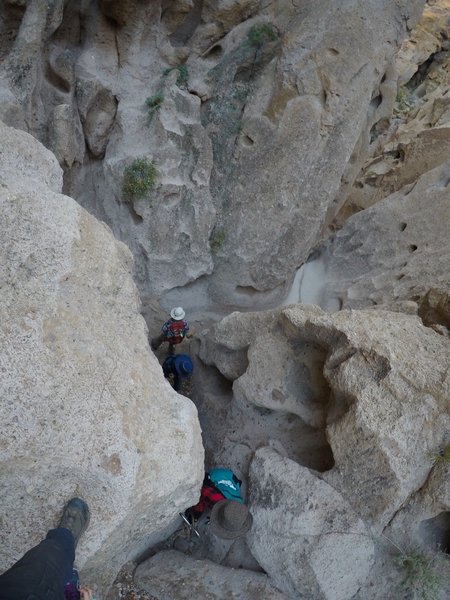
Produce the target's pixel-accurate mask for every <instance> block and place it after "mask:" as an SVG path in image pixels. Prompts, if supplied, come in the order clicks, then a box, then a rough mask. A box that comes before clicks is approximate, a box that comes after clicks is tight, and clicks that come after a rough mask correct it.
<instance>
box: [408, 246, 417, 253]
mask: <svg viewBox="0 0 450 600" xmlns="http://www.w3.org/2000/svg"><path fill="white" fill-rule="evenodd" d="M416 250H417V246H416V245H415V244H411V245H410V246H408V251H409V252H411V253H413V252H415V251H416Z"/></svg>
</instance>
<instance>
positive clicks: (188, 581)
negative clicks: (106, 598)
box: [134, 550, 287, 600]
mask: <svg viewBox="0 0 450 600" xmlns="http://www.w3.org/2000/svg"><path fill="white" fill-rule="evenodd" d="M134 579H135V582H136V583H137V585H139V586H140V587H142V588H143V589H145V590H147V591H148V592H150V593H151V594H152V595H153V596H154V597H155V598H156V599H157V600H192V598H202V599H203V598H204V599H205V600H206V599H207V600H229V599H230V598H239V599H240V600H256V598H258V599H261V600H283V599H285V598H287V597H286V596H285V595H284V594H283V593H282V592H280V591H279V590H278V589H276V587H274V586H273V585H271V584H270V583H269V579H268V577H267V575H263V574H262V573H255V572H252V571H248V570H246V569H230V568H228V567H223V566H221V565H217V564H215V563H213V562H211V561H209V560H195V559H193V558H190V557H188V556H186V555H184V554H182V553H181V552H176V551H174V550H172V551H167V552H160V553H159V554H156V555H155V556H153V557H152V558H150V559H149V560H147V561H145V562H144V563H142V564H141V565H139V567H138V568H137V569H136V573H135V578H134Z"/></svg>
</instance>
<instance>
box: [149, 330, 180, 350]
mask: <svg viewBox="0 0 450 600" xmlns="http://www.w3.org/2000/svg"><path fill="white" fill-rule="evenodd" d="M163 342H169V340H168V339H167V338H166V337H164V336H163V335H162V334H161V335H158V337H155V338H152V339H151V342H150V347H151V349H152V350H158V348H159V347H160V346H161V344H162V343H163ZM169 354H175V344H171V343H170V342H169Z"/></svg>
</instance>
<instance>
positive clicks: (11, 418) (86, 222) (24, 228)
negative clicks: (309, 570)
mask: <svg viewBox="0 0 450 600" xmlns="http://www.w3.org/2000/svg"><path fill="white" fill-rule="evenodd" d="M1 138H2V140H3V145H2V149H1V151H0V178H1V187H0V190H1V195H0V203H1V205H2V215H3V217H2V220H1V225H0V227H1V238H2V240H3V243H2V246H1V251H0V252H1V253H2V257H1V260H0V270H1V276H0V281H1V294H0V315H1V323H2V326H1V328H0V347H1V358H0V362H1V364H2V368H3V370H4V375H5V376H4V377H2V380H1V383H0V388H1V397H2V404H1V409H0V412H1V415H0V417H1V421H2V423H3V427H4V429H5V431H8V436H7V437H4V439H3V441H2V448H1V455H0V460H1V476H0V479H1V487H2V489H3V490H4V493H3V498H2V502H3V511H2V532H3V537H2V540H3V543H2V547H1V551H0V569H6V568H7V567H8V566H10V565H11V564H12V563H13V562H14V561H15V560H17V559H18V558H19V557H20V556H21V555H22V554H23V553H24V552H25V551H26V550H28V549H29V548H30V547H31V546H32V545H33V544H36V543H37V542H38V541H40V539H42V537H43V536H44V535H45V533H46V531H47V529H49V528H51V527H52V526H54V525H55V523H57V522H58V519H59V516H60V511H61V507H62V506H63V504H64V502H65V501H67V499H69V498H70V497H71V496H74V495H80V496H82V497H84V498H85V499H86V500H87V502H88V503H89V505H90V508H91V512H92V519H91V524H90V527H89V529H88V531H87V533H86V534H85V535H84V536H83V538H82V540H81V542H80V545H79V549H78V550H77V562H78V565H79V567H81V569H82V577H83V579H84V580H85V581H88V580H90V581H91V582H92V583H96V585H97V592H98V593H100V595H101V592H103V591H105V589H106V588H107V587H108V585H109V584H110V583H111V582H112V580H113V578H114V576H115V574H116V573H117V571H118V570H119V568H120V567H121V565H122V564H123V563H125V562H126V560H127V559H128V558H130V557H133V556H134V557H136V555H137V554H139V553H140V552H142V550H143V549H144V548H146V547H147V546H148V544H149V542H150V540H151V539H153V538H154V537H155V535H157V534H158V531H160V530H161V529H162V528H164V527H167V526H169V525H170V523H171V521H172V520H173V518H174V516H175V515H177V513H178V511H180V510H184V509H185V508H186V507H187V506H189V505H192V504H193V503H195V501H196V500H197V497H198V489H199V486H200V484H201V481H202V477H203V450H202V446H201V440H200V431H199V426H198V421H197V418H196V411H195V408H194V406H193V405H192V404H191V403H190V402H189V401H188V400H187V399H186V398H183V397H181V396H179V395H177V394H176V393H175V392H174V391H173V390H172V388H171V387H170V386H169V384H168V383H167V382H166V381H165V380H164V378H163V376H162V372H161V369H160V367H159V365H158V363H157V361H156V359H155V357H154V356H153V354H152V353H151V352H150V351H149V347H148V342H147V336H146V333H147V332H146V328H145V325H144V321H143V319H142V317H141V316H140V314H139V308H140V307H139V300H138V294H137V291H136V288H135V285H134V283H133V281H132V278H131V274H130V271H131V268H132V259H131V255H130V253H129V251H128V250H127V249H126V247H125V246H124V245H123V244H121V243H120V242H117V241H116V240H114V238H113V237H112V235H111V232H110V231H109V230H108V228H107V227H105V226H104V225H103V224H100V223H99V222H98V221H96V220H95V219H94V218H93V217H92V216H90V215H89V214H88V213H87V212H86V211H85V210H84V209H82V208H81V207H80V206H79V205H78V204H76V203H75V202H74V201H73V200H72V199H70V198H68V197H67V196H63V195H62V194H60V189H61V183H62V173H61V170H60V168H59V166H58V164H57V162H56V160H55V158H54V156H53V155H51V153H50V152H49V151H47V150H45V149H44V148H43V147H42V146H41V145H40V144H39V143H38V142H37V141H36V140H35V139H34V138H32V137H31V136H29V135H28V134H25V133H23V132H18V131H15V130H13V129H10V128H8V127H5V126H3V125H1ZM169 471H170V474H171V475H170V477H167V473H168V472H169Z"/></svg>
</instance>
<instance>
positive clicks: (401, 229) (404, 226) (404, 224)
mask: <svg viewBox="0 0 450 600" xmlns="http://www.w3.org/2000/svg"><path fill="white" fill-rule="evenodd" d="M406 227H407V224H406V223H400V225H399V226H398V228H399V230H400V231H405V229H406Z"/></svg>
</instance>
